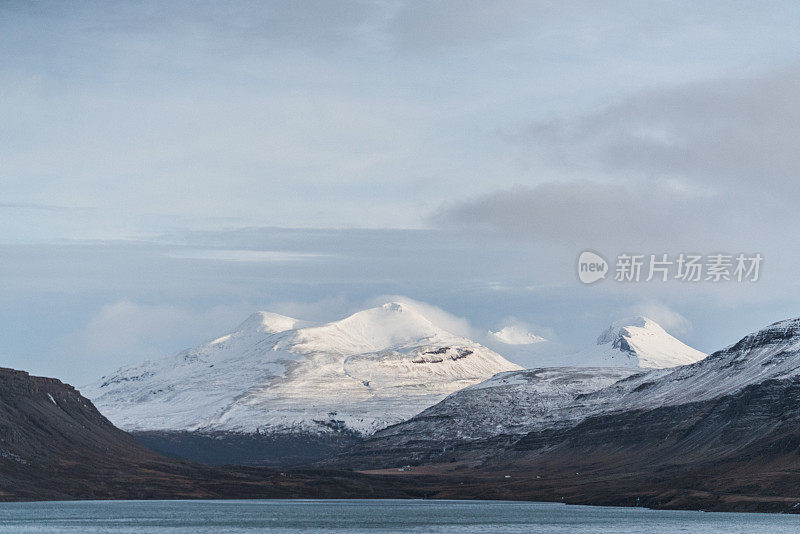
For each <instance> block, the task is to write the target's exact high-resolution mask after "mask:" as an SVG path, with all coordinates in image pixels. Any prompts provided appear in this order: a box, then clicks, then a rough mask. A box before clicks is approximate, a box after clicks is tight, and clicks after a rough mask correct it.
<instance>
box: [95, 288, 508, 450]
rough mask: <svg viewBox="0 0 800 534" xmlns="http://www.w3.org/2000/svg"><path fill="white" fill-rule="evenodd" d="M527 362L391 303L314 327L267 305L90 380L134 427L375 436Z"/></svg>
mask: <svg viewBox="0 0 800 534" xmlns="http://www.w3.org/2000/svg"><path fill="white" fill-rule="evenodd" d="M518 369H520V367H519V366H517V365H515V364H513V363H511V362H509V361H507V360H505V359H504V358H503V357H502V356H500V355H499V354H497V353H495V352H493V351H491V350H489V349H487V348H486V347H484V346H482V345H480V344H478V343H475V342H473V341H471V340H469V339H466V338H464V337H460V336H457V335H455V334H452V333H450V332H448V331H446V330H444V329H442V328H439V327H438V326H436V325H435V324H433V323H432V322H431V321H429V320H428V319H427V318H426V317H425V316H424V315H423V314H422V313H420V312H419V311H418V310H417V309H415V308H414V307H413V306H412V305H409V304H405V303H404V304H399V303H387V304H384V305H383V306H380V307H377V308H373V309H369V310H365V311H361V312H358V313H356V314H354V315H351V316H350V317H347V318H345V319H342V320H340V321H335V322H332V323H327V324H322V325H317V326H312V325H310V324H309V323H305V322H302V321H298V320H296V319H292V318H290V317H285V316H281V315H277V314H272V313H266V312H259V313H256V314H253V315H252V316H251V317H249V318H248V319H247V320H246V321H245V322H244V323H242V324H241V325H240V326H239V327H238V328H237V329H236V330H235V331H234V332H232V333H230V334H228V335H225V336H223V337H220V338H218V339H215V340H213V341H209V342H207V343H203V344H202V345H200V346H198V347H195V348H192V349H188V350H185V351H183V352H180V353H177V354H175V355H172V356H168V357H166V358H163V359H159V360H152V361H145V362H142V363H139V364H136V365H132V366H129V367H125V368H122V369H120V370H119V371H117V372H115V373H113V374H111V375H109V376H105V377H103V378H101V379H100V380H98V381H97V382H94V383H93V384H90V385H89V386H86V387H85V388H82V391H83V393H84V394H85V395H86V396H87V397H89V398H90V399H92V400H93V402H95V404H96V405H97V407H98V409H100V411H101V412H102V413H103V414H104V415H105V416H106V417H108V418H109V419H110V420H111V421H112V422H114V423H115V424H116V425H118V426H120V427H122V428H123V429H126V430H131V431H145V430H161V431H204V432H217V431H233V432H241V433H262V434H263V433H312V434H313V433H330V432H347V433H354V434H360V435H368V434H371V433H372V432H374V431H376V430H378V429H380V428H383V427H385V426H387V425H390V424H393V423H397V422H400V421H403V420H405V419H408V418H409V417H411V416H413V415H415V414H417V413H419V412H420V411H422V410H424V409H425V408H427V407H429V406H431V405H433V404H435V403H436V402H438V401H439V400H441V399H443V398H444V397H446V396H447V395H449V394H450V393H453V392H454V391H457V390H459V389H461V388H464V387H467V386H469V385H472V384H475V383H478V382H481V381H483V380H485V379H487V378H489V377H491V376H493V375H495V374H496V373H499V372H503V371H511V370H518Z"/></svg>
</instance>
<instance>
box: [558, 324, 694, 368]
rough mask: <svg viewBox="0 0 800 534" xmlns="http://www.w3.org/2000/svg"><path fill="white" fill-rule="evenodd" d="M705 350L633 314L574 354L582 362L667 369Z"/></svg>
mask: <svg viewBox="0 0 800 534" xmlns="http://www.w3.org/2000/svg"><path fill="white" fill-rule="evenodd" d="M705 357H706V354H705V353H702V352H700V351H699V350H697V349H693V348H692V347H690V346H688V345H686V344H684V343H683V342H681V341H679V340H677V339H675V338H674V337H672V336H671V335H670V334H668V333H667V331H666V330H664V329H663V328H661V326H659V325H658V323H656V322H655V321H653V320H651V319H648V318H647V317H641V316H636V317H630V318H628V319H623V320H620V321H616V322H614V323H612V324H611V326H609V327H608V328H607V329H606V330H605V331H604V332H603V333H602V334H600V336H599V337H598V338H597V345H596V346H594V347H591V348H589V349H586V350H583V351H580V352H579V353H577V354H575V355H573V356H572V358H573V359H575V360H577V361H579V362H580V365H587V366H601V367H638V368H641V369H664V368H667V367H676V366H679V365H688V364H691V363H695V362H697V361H700V360H702V359H703V358H705Z"/></svg>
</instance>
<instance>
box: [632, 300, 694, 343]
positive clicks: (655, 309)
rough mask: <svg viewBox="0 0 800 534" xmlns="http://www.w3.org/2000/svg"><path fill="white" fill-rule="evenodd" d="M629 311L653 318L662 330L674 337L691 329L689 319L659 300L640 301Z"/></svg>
mask: <svg viewBox="0 0 800 534" xmlns="http://www.w3.org/2000/svg"><path fill="white" fill-rule="evenodd" d="M631 311H632V312H633V313H634V314H635V315H643V316H644V317H647V318H649V319H652V320H654V321H655V322H657V323H658V324H659V325H661V327H662V328H663V329H664V330H666V331H667V332H669V333H670V334H672V335H674V336H676V337H681V336H686V335H688V334H689V333H691V331H692V323H691V321H689V319H687V318H686V317H684V316H683V315H681V314H680V313H678V312H677V311H675V310H673V309H671V308H670V307H669V306H667V305H665V304H663V303H661V302H657V301H649V302H642V303H639V304H636V305H635V306H633V307H632V308H631Z"/></svg>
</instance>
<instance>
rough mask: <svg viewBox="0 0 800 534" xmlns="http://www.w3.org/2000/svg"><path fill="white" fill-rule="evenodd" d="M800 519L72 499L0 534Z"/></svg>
mask: <svg viewBox="0 0 800 534" xmlns="http://www.w3.org/2000/svg"><path fill="white" fill-rule="evenodd" d="M799 530H800V516H793V515H770V514H735V513H704V512H686V511H655V510H646V509H642V508H605V507H593V506H567V505H564V504H558V503H530V502H508V501H432V500H426V501H414V500H248V501H234V500H231V501H72V502H38V503H3V504H0V532H14V533H17V532H37V533H38V532H86V533H92V532H130V533H198V532H200V533H202V532H233V533H237V532H261V531H270V532H286V533H296V532H339V533H341V532H355V533H365V532H369V533H374V532H426V533H427V532H466V533H470V532H476V533H477V532H479V533H491V532H503V533H506V532H537V533H573V532H586V533H596V532H617V533H640V532H641V533H647V534H652V533H653V532H659V533H661V532H688V533H698V534H708V533H725V534H731V533H739V532H741V533H750V532H762V533H765V532H797V531H799Z"/></svg>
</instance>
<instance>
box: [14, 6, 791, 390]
mask: <svg viewBox="0 0 800 534" xmlns="http://www.w3.org/2000/svg"><path fill="white" fill-rule="evenodd" d="M799 25H800V5H798V4H797V3H796V2H758V3H755V2H735V1H734V2H730V1H726V2H680V1H669V2H640V1H631V2H612V1H609V2H602V3H601V2H544V1H542V2H515V1H502V0H499V1H494V2H489V1H485V2H479V1H470V0H459V1H452V2H450V1H439V2H405V1H400V0H397V1H390V0H386V1H374V2H368V1H364V2H348V1H342V2H328V1H305V2H241V1H238V2H221V1H216V2H191V3H190V2H185V3H183V2H135V3H130V2H129V3H115V2H109V1H97V2H90V1H86V2H69V3H66V2H32V1H19V2H15V1H4V2H0V96H1V98H0V276H1V278H0V304H1V306H0V357H2V359H3V361H2V362H0V364H2V365H5V366H9V367H16V368H22V369H26V370H29V371H31V372H34V373H37V374H45V375H51V376H56V377H59V378H62V379H64V380H68V381H70V382H73V383H75V384H77V385H81V384H84V383H86V382H89V381H91V380H93V379H95V378H97V377H98V376H100V375H102V374H104V373H106V372H108V371H110V370H113V369H115V368H117V367H118V366H120V365H123V364H127V363H133V362H135V361H138V360H141V359H143V358H148V357H155V356H159V355H163V354H167V353H170V352H172V351H175V350H179V349H182V348H185V347H187V346H190V345H194V344H197V343H199V342H201V341H204V340H206V339H208V338H212V337H215V336H217V335H219V334H222V333H224V332H226V331H227V330H229V329H231V328H232V327H234V326H235V325H236V324H237V323H238V322H240V321H241V320H243V319H244V318H245V317H246V316H247V315H248V314H249V313H250V312H252V311H254V310H256V309H268V310H271V311H277V312H282V313H286V314H292V315H295V316H299V317H300V318H306V319H311V320H331V319H335V318H338V317H341V316H343V315H344V314H347V313H350V312H352V311H355V310H357V309H359V308H361V307H364V306H368V305H372V304H375V303H377V302H380V301H381V300H382V299H386V298H392V296H395V297H394V298H397V297H396V296H398V295H403V296H406V297H408V298H412V299H416V300H420V301H425V302H428V303H430V304H432V305H434V306H437V307H439V308H441V309H443V310H445V311H446V312H448V313H450V314H452V315H453V316H455V317H457V318H460V319H462V321H460V322H458V323H457V324H460V325H462V327H463V328H464V330H465V331H466V332H468V333H471V334H474V335H476V336H477V335H480V334H481V333H485V332H486V331H487V330H488V329H490V328H491V329H496V328H499V327H501V326H503V325H505V324H511V323H513V324H522V325H526V326H527V327H529V328H530V329H532V330H534V331H535V332H536V333H541V334H544V335H546V337H550V338H553V339H556V340H558V341H559V342H560V343H564V344H569V345H573V344H574V345H581V344H587V343H592V342H593V340H594V338H595V337H596V336H597V334H599V332H600V331H601V330H602V329H603V328H604V327H605V326H606V325H607V324H608V323H610V322H611V321H613V320H615V319H618V318H620V317H622V316H625V315H631V314H647V315H651V316H653V318H654V319H656V320H657V321H660V322H661V323H662V324H663V326H665V327H666V328H668V329H669V330H670V331H671V332H673V333H674V334H676V335H678V337H680V338H681V339H683V340H684V341H686V342H688V343H690V344H692V345H693V346H695V347H697V348H699V349H701V350H704V351H712V350H715V349H717V348H720V347H721V346H723V345H725V344H728V343H732V342H734V341H736V340H737V339H738V338H739V337H741V336H743V335H744V334H746V333H747V332H748V331H750V330H753V329H757V328H760V327H761V326H763V325H765V324H767V323H769V322H772V321H776V320H779V319H784V318H786V317H790V316H798V315H800V307H798V302H800V287H798V282H797V272H798V268H797V265H798V263H800V250H798V245H797V239H796V236H797V235H798V232H800V217H799V216H798V215H797V208H796V206H797V205H798V201H800V179H799V177H800V159H799V158H798V157H797V154H798V153H800V32H798V31H797V28H798V26H799ZM586 249H591V250H595V251H598V252H600V253H601V254H603V255H604V256H606V257H607V258H609V259H613V258H614V257H615V256H616V255H617V254H618V253H620V252H623V251H627V252H634V253H641V254H650V253H658V254H661V253H668V254H672V255H677V254H678V253H681V252H686V253H689V252H695V253H701V254H712V253H717V252H728V253H731V254H735V253H739V252H746V253H755V252H760V253H761V254H762V255H763V256H764V264H763V266H762V273H761V279H760V280H759V281H758V282H757V283H754V284H744V283H742V284H740V283H726V284H713V283H705V282H703V283H698V284H687V283H680V282H670V283H657V282H653V283H639V284H620V283H615V282H614V281H613V280H604V281H601V282H599V283H598V284H596V285H593V286H583V285H581V284H580V283H579V282H578V279H577V277H576V275H575V259H576V257H577V255H578V254H579V253H580V252H581V251H583V250H586ZM454 328H455V327H454Z"/></svg>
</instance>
